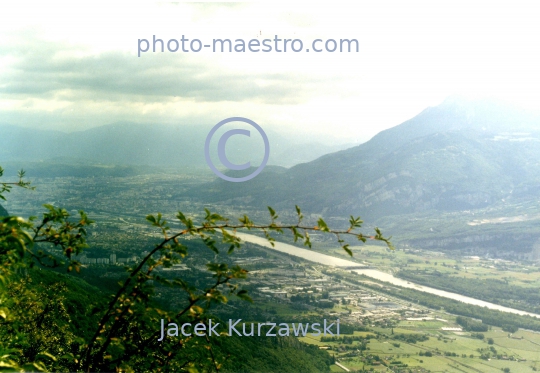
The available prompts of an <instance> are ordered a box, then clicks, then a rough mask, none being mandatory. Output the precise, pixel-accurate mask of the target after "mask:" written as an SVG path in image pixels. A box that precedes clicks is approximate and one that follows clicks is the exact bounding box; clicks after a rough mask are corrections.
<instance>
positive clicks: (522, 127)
mask: <svg viewBox="0 0 540 373" xmlns="http://www.w3.org/2000/svg"><path fill="white" fill-rule="evenodd" d="M196 195H197V196H198V197H199V198H200V199H201V200H205V201H209V202H220V203H234V204H243V205H250V206H254V207H259V208H264V207H265V206H267V205H271V206H273V207H275V208H279V209H282V210H292V209H293V208H294V205H295V204H297V205H299V206H301V207H302V208H303V209H304V210H305V211H306V212H311V213H315V214H322V215H323V216H325V217H327V218H329V217H346V216H349V215H355V216H357V215H361V216H362V218H363V219H364V220H365V221H367V222H369V223H372V224H377V223H378V222H380V221H381V219H383V218H384V219H386V218H388V217H392V216H396V215H406V216H408V218H413V217H415V216H419V214H422V213H429V212H431V213H432V214H437V215H439V216H440V215H441V214H445V213H451V212H458V211H468V210H481V209H488V208H490V207H493V206H495V205H497V204H499V203H501V201H503V200H504V201H505V203H510V202H511V201H513V200H516V199H519V198H524V199H526V200H530V201H537V200H538V199H539V197H540V117H539V116H538V115H535V114H534V113H529V112H525V111H522V110H519V109H516V108H513V107H509V106H505V105H502V104H500V103H498V102H492V101H487V100H483V101H467V100H463V99H456V98H451V99H448V100H446V101H445V102H443V103H442V104H441V105H439V106H436V107H431V108H427V109H425V110H424V111H422V112H421V113H420V114H418V115H417V116H416V117H414V118H412V119H410V120H408V121H406V122H404V123H402V124H400V125H398V126H396V127H394V128H391V129H388V130H386V131H383V132H381V133H379V134H378V135H376V136H375V137H373V138H372V139H371V140H370V141H368V142H366V143H364V144H361V145H359V146H356V147H353V148H350V149H346V150H342V151H339V152H336V153H332V154H327V155H325V156H322V157H320V158H318V159H316V160H314V161H312V162H309V163H305V164H299V165H296V166H294V167H292V168H290V169H287V170H286V171H285V172H279V173H276V172H274V171H273V170H264V171H263V172H262V173H261V174H260V175H259V176H257V177H256V178H254V179H252V180H249V181H247V182H244V183H228V182H225V181H223V180H220V179H216V180H215V181H214V182H212V183H210V184H208V185H207V186H206V187H205V188H198V189H197V193H196Z"/></svg>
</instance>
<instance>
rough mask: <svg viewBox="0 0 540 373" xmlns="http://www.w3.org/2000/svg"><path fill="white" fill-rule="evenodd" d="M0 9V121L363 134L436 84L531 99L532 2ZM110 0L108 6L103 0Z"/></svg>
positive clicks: (534, 59) (407, 110)
mask: <svg viewBox="0 0 540 373" xmlns="http://www.w3.org/2000/svg"><path fill="white" fill-rule="evenodd" d="M13 4H14V5H8V6H6V5H2V10H1V12H0V123H9V124H17V125H24V126H32V127H39V128H51V129H59V130H63V131H75V130H81V129H86V128H90V127H94V126H100V125H104V124H108V123H112V122H116V121H135V122H145V123H149V124H151V123H201V124H214V123H217V122H219V121H220V120H222V119H225V118H227V117H230V116H243V117H247V118H250V119H252V120H254V121H256V122H257V123H259V124H260V125H261V126H263V128H265V127H269V128H273V129H275V130H277V131H288V132H291V131H294V132H297V133H303V134H306V136H308V135H310V134H314V135H318V136H320V135H326V136H328V135H333V136H336V137H339V138H340V140H341V141H348V142H351V141H361V140H366V139H368V138H370V137H371V136H373V135H374V134H376V133H377V132H379V131H381V130H382V129H385V128H389V127H392V126H395V125H397V124H399V123H401V122H403V121H404V120H406V119H409V118H411V117H412V116H414V115H416V114H417V113H418V112H420V111H421V110H422V109H424V108H425V107H427V106H433V105H437V104H439V103H440V102H441V101H443V100H444V99H445V98H446V97H447V96H450V95H453V94H461V95H465V96H473V97H476V96H481V97H482V96H494V97H497V98H499V99H503V100H506V101H510V102H513V103H516V104H518V105H520V106H523V107H527V108H534V109H536V108H537V107H538V103H539V102H540V89H539V88H538V87H540V69H539V66H540V53H539V52H538V49H539V48H540V47H539V46H540V22H538V20H539V19H540V6H538V5H536V4H534V3H533V2H523V3H519V2H516V1H512V2H496V1H490V2H472V1H463V2H460V1H455V0H452V1H446V2H444V1H436V2H434V1H424V2H417V1H407V2H381V1H377V2H370V3H368V2H359V3H356V2H350V3H338V2H336V1H331V2H328V3H327V4H325V5H316V4H311V3H307V2H303V3H302V4H301V5H291V4H290V2H272V3H271V4H259V3H220V4H216V3H204V4H201V3H199V4H195V3H167V2H163V3H155V4H152V5H143V2H135V1H132V2H129V3H115V2H113V1H106V2H99V1H92V2H91V4H90V5H88V6H82V5H79V2H69V3H68V2H66V3H63V2H56V3H52V2H35V3H32V2H25V3H21V2H13ZM114 4H118V5H114ZM153 35H156V37H158V38H161V39H164V40H165V41H167V40H169V39H172V38H174V39H180V38H181V37H182V35H185V37H186V38H188V39H194V38H198V39H200V40H202V41H203V42H204V43H207V44H210V43H211V42H212V39H214V38H230V39H233V40H234V39H239V38H242V39H244V40H246V41H248V40H249V39H252V38H259V39H264V38H270V39H273V38H274V36H275V35H278V37H279V38H281V39H285V38H291V39H294V38H299V39H302V40H303V42H304V47H306V46H307V47H309V44H310V43H311V41H313V40H314V39H323V40H325V39H330V38H333V39H340V38H348V39H353V38H354V39H357V40H358V41H359V45H360V48H359V52H358V53H337V52H335V53H328V52H323V53H306V52H299V53H292V52H288V53H277V52H271V53H250V52H246V53H212V52H210V51H207V50H204V49H203V50H202V51H201V52H199V53H194V52H188V53H182V52H177V53H170V52H165V53H146V54H142V56H141V57H140V58H139V57H137V40H138V39H139V38H145V39H151V38H152V36H153Z"/></svg>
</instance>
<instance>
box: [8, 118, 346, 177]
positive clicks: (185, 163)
mask: <svg viewBox="0 0 540 373" xmlns="http://www.w3.org/2000/svg"><path fill="white" fill-rule="evenodd" d="M210 129H211V127H210V126H208V125H176V126H172V125H160V124H155V125H148V124H136V123H115V124H110V125H105V126H101V127H96V128H92V129H89V130H86V131H80V132H72V133H63V132H59V131H49V130H36V129H29V128H21V127H16V126H10V125H5V124H4V125H0V161H1V162H6V161H13V162H37V161H51V160H53V161H59V160H60V161H61V162H66V161H69V162H73V161H77V162H97V163H101V164H114V165H121V166H126V165H149V166H161V167H182V168H205V169H206V168H207V165H206V161H205V157H204V142H205V139H206V136H207V135H208V133H209V132H210ZM265 131H266V133H267V135H268V138H269V140H270V144H271V152H270V160H269V164H273V165H279V166H285V167H290V166H293V165H295V164H297V163H300V162H308V161H311V160H313V159H316V158H318V157H320V156H321V155H323V154H326V153H330V152H333V151H336V150H338V149H344V148H345V147H347V146H346V145H335V146H329V145H321V144H314V143H308V144H302V145H301V146H299V147H297V148H295V150H294V151H291V148H293V147H294V146H295V141H296V140H295V139H294V138H293V137H292V136H290V137H288V136H287V137H285V136H282V135H280V134H278V133H276V132H275V131H272V130H269V129H267V130H265ZM253 138H254V140H253V141H247V142H246V141H244V140H245V139H242V137H241V136H232V137H231V139H230V140H229V141H228V143H227V149H237V151H235V152H233V154H232V155H230V154H228V156H229V157H230V160H231V161H232V162H233V163H244V162H245V161H244V162H240V161H242V160H243V159H248V160H249V159H250V158H251V157H250V155H252V154H261V155H262V152H261V149H260V144H259V143H257V141H255V140H257V138H256V136H254V137H253ZM253 162H255V160H254V161H253Z"/></svg>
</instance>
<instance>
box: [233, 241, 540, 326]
mask: <svg viewBox="0 0 540 373" xmlns="http://www.w3.org/2000/svg"><path fill="white" fill-rule="evenodd" d="M237 234H238V237H240V238H241V239H242V240H244V241H246V242H251V243H254V244H257V245H260V246H264V247H267V248H269V249H272V250H275V251H279V252H282V253H286V254H289V255H292V256H296V257H299V258H302V259H305V260H309V261H311V262H315V263H319V264H324V265H328V266H335V267H354V266H356V267H358V266H361V264H359V263H356V262H353V261H350V260H346V259H341V258H336V257H333V256H330V255H326V254H321V253H318V252H315V251H312V250H307V249H302V248H299V247H296V246H293V245H289V244H286V243H283V242H277V241H276V242H274V244H275V246H274V247H272V245H271V244H270V243H269V242H268V241H267V240H266V239H265V238H263V237H258V236H254V235H252V234H246V233H237ZM351 272H352V273H355V272H356V273H358V274H362V275H366V276H368V277H371V278H374V279H376V280H379V281H384V282H388V283H391V284H393V285H396V286H401V287H404V288H410V289H415V290H419V291H423V292H425V293H430V294H435V295H438V296H440V297H445V298H448V299H453V300H457V301H460V302H463V303H468V304H473V305H475V306H480V307H487V308H490V309H493V310H498V311H503V312H510V313H515V314H517V315H529V316H534V317H538V318H540V315H537V314H535V313H530V312H525V311H521V310H516V309H514V308H509V307H504V306H499V305H498V304H494V303H489V302H486V301H483V300H480V299H476V298H471V297H466V296H464V295H460V294H456V293H451V292H449V291H444V290H439V289H435V288H430V287H428V286H423V285H418V284H415V283H412V282H410V281H406V280H402V279H400V278H397V277H394V276H393V275H391V274H389V273H386V272H382V271H378V270H376V269H355V270H353V271H351Z"/></svg>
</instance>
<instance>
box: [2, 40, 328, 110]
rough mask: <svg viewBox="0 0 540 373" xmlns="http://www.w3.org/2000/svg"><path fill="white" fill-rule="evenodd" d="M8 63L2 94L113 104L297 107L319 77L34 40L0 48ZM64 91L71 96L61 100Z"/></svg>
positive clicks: (178, 57)
mask: <svg viewBox="0 0 540 373" xmlns="http://www.w3.org/2000/svg"><path fill="white" fill-rule="evenodd" d="M0 53H2V54H3V55H4V56H6V55H7V56H11V57H12V63H10V64H9V65H8V67H7V69H5V70H4V72H3V73H2V74H1V75H0V79H1V80H0V81H1V83H0V93H2V94H4V95H15V96H17V95H18V96H19V97H20V96H24V95H26V96H30V97H40V98H51V97H54V96H55V95H57V94H58V93H59V92H64V99H71V100H73V101H76V100H79V99H90V98H94V99H96V100H111V101H118V100H122V99H125V98H126V97H128V96H131V97H138V98H139V99H141V98H144V99H145V100H147V101H149V102H162V101H167V100H171V99H173V98H184V99H191V100H193V101H195V102H218V101H234V102H241V101H254V102H258V103H265V104H296V103H299V102H302V101H305V100H306V99H307V98H308V97H309V96H310V94H312V93H313V92H314V90H313V89H314V87H315V86H316V85H318V84H320V82H321V80H323V79H320V78H314V77H308V76H302V75H301V74H291V73H287V72H281V73H279V72H273V73H272V72H270V73H266V74H262V75H261V74H260V73H255V72H244V73H242V72H239V71H230V70H227V69H224V68H222V67H220V66H219V65H216V64H212V63H211V62H209V61H208V59H207V58H206V59H203V58H199V57H198V56H195V57H191V56H187V55H186V54H182V53H170V52H169V53H168V52H165V53H152V54H148V55H143V57H141V58H137V57H134V56H133V55H132V54H129V53H127V52H121V51H106V52H102V53H99V54H85V53H84V49H81V48H78V47H75V46H71V45H66V44H65V43H58V42H46V41H43V40H39V39H34V40H32V41H31V42H29V41H26V42H25V43H23V44H21V45H19V46H13V45H10V46H3V47H2V48H1V49H0ZM65 92H69V96H70V97H65Z"/></svg>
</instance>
